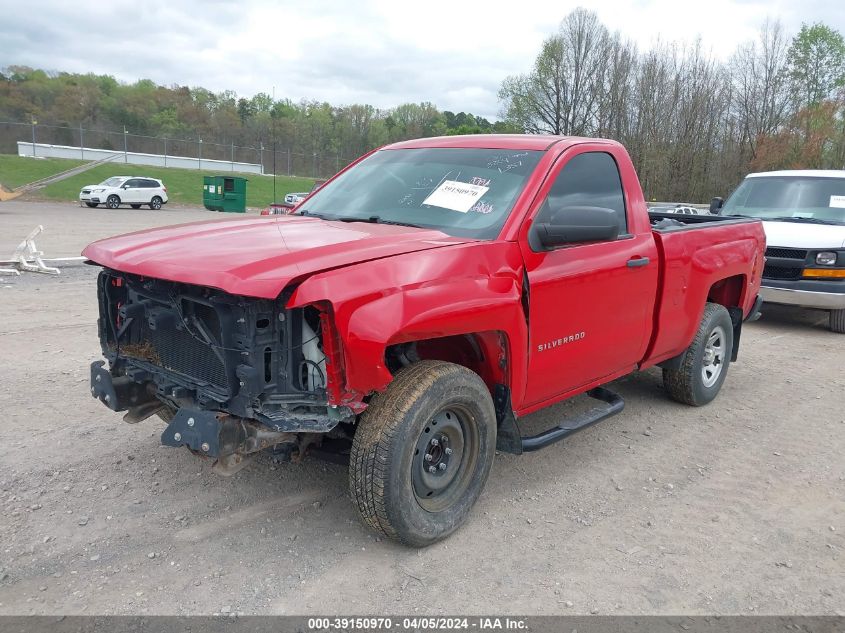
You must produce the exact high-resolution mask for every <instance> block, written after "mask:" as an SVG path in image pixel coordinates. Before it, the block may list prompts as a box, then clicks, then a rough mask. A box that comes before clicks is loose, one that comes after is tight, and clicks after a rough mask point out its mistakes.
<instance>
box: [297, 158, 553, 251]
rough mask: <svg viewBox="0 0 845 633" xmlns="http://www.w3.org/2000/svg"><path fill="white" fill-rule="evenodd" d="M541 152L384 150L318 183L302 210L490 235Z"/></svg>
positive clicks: (323, 215)
mask: <svg viewBox="0 0 845 633" xmlns="http://www.w3.org/2000/svg"><path fill="white" fill-rule="evenodd" d="M542 154H543V153H542V152H539V151H514V150H503V149H473V148H419V149H388V150H381V151H379V152H376V153H375V154H373V155H372V156H369V157H368V158H366V159H364V160H363V161H361V162H360V163H358V164H357V165H355V166H354V167H352V168H351V169H349V170H348V171H346V172H345V173H343V174H341V175H340V176H338V177H337V178H336V179H335V180H333V181H332V182H330V183H328V184H326V185H325V186H323V187H321V188H320V189H319V190H318V191H316V192H315V193H313V194H312V195H311V196H310V197H309V198H308V199H307V200H306V201H305V202H304V203H303V205H302V208H300V209H299V211H298V212H299V213H301V214H302V215H316V216H319V217H321V218H324V219H326V220H341V221H345V222H383V223H386V224H405V225H408V226H419V227H425V228H434V229H438V230H440V231H443V232H444V233H446V234H448V235H453V236H456V237H470V238H475V239H493V238H495V237H496V236H497V235H498V234H499V231H500V230H501V228H502V225H503V224H504V223H505V219H506V218H507V217H508V214H509V213H510V211H511V208H512V207H513V204H514V201H515V200H516V197H517V196H518V195H519V193H520V191H522V188H523V186H524V184H525V181H526V179H527V178H528V175H529V174H530V173H531V172H532V171H533V170H534V168H535V167H536V166H537V162H538V161H539V160H540V157H541V156H542Z"/></svg>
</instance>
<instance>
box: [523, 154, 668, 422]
mask: <svg viewBox="0 0 845 633" xmlns="http://www.w3.org/2000/svg"><path fill="white" fill-rule="evenodd" d="M594 147H595V146H594ZM615 151H616V150H615V149H614V148H607V147H606V146H605V147H603V148H602V151H590V149H589V146H584V145H580V146H579V145H576V146H574V147H572V148H570V149H569V150H567V151H566V152H564V154H563V155H562V156H561V157H560V158H559V159H558V161H557V163H556V164H555V167H553V168H552V171H551V173H550V174H549V176H548V177H547V178H546V180H545V182H544V184H543V186H542V188H541V189H540V192H539V194H538V196H537V198H536V199H535V201H534V203H533V207H532V209H531V211H530V212H529V215H528V217H529V222H530V224H529V225H528V227H527V229H528V230H524V231H522V232H521V233H520V235H521V238H520V247H521V249H522V253H523V259H524V261H525V266H526V274H527V276H528V286H529V358H528V379H527V384H526V391H525V397H524V399H523V406H524V407H527V406H531V405H534V404H539V403H542V402H544V401H546V400H550V399H554V398H555V397H556V396H560V395H562V394H564V393H566V392H569V391H572V390H574V389H577V388H578V387H581V386H583V385H586V384H588V383H591V382H594V381H596V380H599V379H601V378H603V377H606V376H612V375H613V374H618V373H623V372H628V371H630V370H632V369H633V368H634V367H635V365H636V364H637V362H639V361H640V360H641V359H642V356H643V354H644V353H645V348H646V345H647V343H648V340H647V335H649V334H650V332H651V320H652V318H653V315H652V311H653V309H654V301H655V295H656V292H657V270H658V261H657V249H656V245H655V243H654V238H653V236H652V234H651V227H650V225H649V223H648V218H647V216H646V215H645V211H644V209H645V206H644V202H643V201H642V199H641V198H640V199H639V200H636V202H637V203H638V205H641V206H642V207H643V217H642V218H639V217H638V215H636V214H633V213H631V209H630V207H631V206H632V204H631V203H632V200H631V197H630V196H628V195H626V191H634V190H635V191H636V192H639V191H640V188H639V184H638V183H637V184H636V187H635V188H629V187H627V186H626V187H625V188H623V184H622V179H621V177H620V171H619V167H618V161H617V159H616V158H614V154H613V152H615ZM619 158H620V159H622V158H624V160H625V161H626V162H625V164H626V165H630V160H629V159H628V158H627V156H624V157H619ZM629 171H630V172H631V174H630V175H628V174H627V173H626V177H627V178H634V179H636V174H635V173H634V172H633V169H630V170H629ZM626 185H627V183H626ZM637 195H638V193H637ZM573 207H600V208H603V209H612V210H613V211H615V212H616V215H617V217H618V220H619V225H620V228H619V236H618V237H617V238H616V239H614V240H608V241H602V242H591V243H572V244H563V245H560V246H557V247H555V248H553V249H551V250H545V249H544V248H543V247H542V246H538V245H537V243H536V240H529V235H530V231H531V228H530V227H531V226H533V224H534V223H540V222H549V221H550V219H552V218H555V217H558V216H560V215H561V214H562V215H563V217H565V216H566V210H567V209H568V208H573ZM582 211H583V210H582ZM642 225H644V226H642ZM529 241H530V242H533V244H534V245H533V246H532V244H531V243H529Z"/></svg>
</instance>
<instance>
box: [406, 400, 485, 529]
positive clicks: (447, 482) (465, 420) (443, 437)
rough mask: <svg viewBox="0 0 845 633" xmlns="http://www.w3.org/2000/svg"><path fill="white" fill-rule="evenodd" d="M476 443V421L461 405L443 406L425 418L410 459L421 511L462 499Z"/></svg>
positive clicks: (437, 509) (439, 509)
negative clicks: (426, 419)
mask: <svg viewBox="0 0 845 633" xmlns="http://www.w3.org/2000/svg"><path fill="white" fill-rule="evenodd" d="M479 445H480V435H479V433H478V427H477V425H476V423H475V420H474V419H473V417H472V416H471V415H470V414H469V412H468V411H466V410H464V409H462V408H459V407H449V408H446V409H443V410H441V411H439V412H438V413H437V414H435V415H434V416H433V417H432V418H431V419H430V420H429V421H428V423H427V424H426V425H425V427H423V429H422V431H421V433H420V436H419V438H418V439H417V442H416V445H415V446H414V455H413V459H412V460H411V486H412V488H413V490H414V497H415V498H416V500H417V503H418V504H419V505H420V507H421V508H422V509H423V510H426V511H428V512H442V511H443V510H445V509H447V508H449V507H450V506H451V505H452V504H453V503H455V501H457V500H458V499H460V498H461V496H462V495H463V493H464V492H465V491H466V490H467V488H468V487H469V484H470V483H471V481H472V474H473V472H475V465H476V462H477V461H478V453H479ZM432 469H433V471H432Z"/></svg>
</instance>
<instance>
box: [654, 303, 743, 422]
mask: <svg viewBox="0 0 845 633" xmlns="http://www.w3.org/2000/svg"><path fill="white" fill-rule="evenodd" d="M733 338H734V331H733V322H732V321H731V315H730V314H728V311H727V310H726V309H725V307H724V306H721V305H719V304H717V303H708V304H706V305H705V307H704V316H703V317H702V318H701V324H700V325H699V326H698V331H697V332H696V333H695V338H694V339H693V341H692V344H691V345H690V346H689V347H688V348H687V350H686V352H684V358H683V360H682V362H681V367H680V368H679V369H664V370H663V386H664V387H665V388H666V391H667V392H668V393H669V397H671V398H672V399H673V400H677V401H678V402H683V403H684V404H689V405H692V406H694V407H700V406H701V405H703V404H707V403H708V402H710V401H711V400H713V398H715V397H716V394H718V393H719V390H720V389H721V388H722V383H724V382H725V376H727V373H728V366H729V365H730V362H731V353H732V351H733Z"/></svg>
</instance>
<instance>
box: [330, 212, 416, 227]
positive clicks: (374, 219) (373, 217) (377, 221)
mask: <svg viewBox="0 0 845 633" xmlns="http://www.w3.org/2000/svg"><path fill="white" fill-rule="evenodd" d="M334 219H335V220H336V221H337V222H369V223H370V224H393V225H395V226H410V227H413V228H415V229H422V228H425V227H423V226H420V225H419V224H411V223H410V222H399V221H398V220H383V219H381V218H380V217H379V216H377V215H371V216H370V217H368V218H334Z"/></svg>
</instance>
